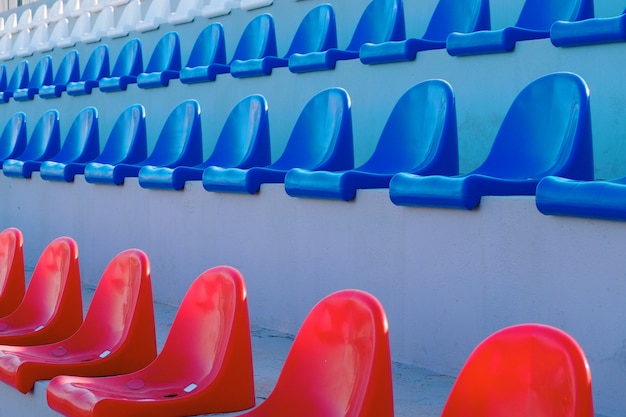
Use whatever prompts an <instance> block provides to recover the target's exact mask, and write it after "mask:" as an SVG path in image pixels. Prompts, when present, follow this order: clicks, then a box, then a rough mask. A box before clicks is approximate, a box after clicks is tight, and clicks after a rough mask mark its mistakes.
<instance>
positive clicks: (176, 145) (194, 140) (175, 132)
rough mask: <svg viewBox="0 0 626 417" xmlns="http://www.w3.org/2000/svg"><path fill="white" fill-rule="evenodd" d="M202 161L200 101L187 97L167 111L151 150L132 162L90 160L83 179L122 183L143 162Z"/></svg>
mask: <svg viewBox="0 0 626 417" xmlns="http://www.w3.org/2000/svg"><path fill="white" fill-rule="evenodd" d="M201 162H202V126H201V123H200V105H199V104H198V102H197V101H196V100H186V101H183V102H182V103H180V104H179V105H178V106H176V107H175V108H174V109H173V110H172V112H171V113H170V114H169V116H168V118H167V120H166V121H165V124H164V125H163V128H162V129H161V133H160V134H159V137H158V139H157V141H156V144H155V145H154V149H153V150H152V153H151V154H150V155H149V156H148V157H147V158H146V159H144V160H142V161H140V162H135V163H91V164H88V165H87V167H86V169H85V180H86V181H87V182H91V183H99V184H109V185H122V184H123V183H124V179H125V178H126V177H136V176H138V174H139V171H140V170H141V168H142V167H144V166H145V165H153V166H159V167H170V168H173V167H177V166H189V167H192V166H195V165H198V164H200V163H201Z"/></svg>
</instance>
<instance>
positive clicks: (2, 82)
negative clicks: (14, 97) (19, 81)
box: [0, 64, 7, 91]
mask: <svg viewBox="0 0 626 417" xmlns="http://www.w3.org/2000/svg"><path fill="white" fill-rule="evenodd" d="M6 89H7V67H6V65H4V64H0V91H4V90H6Z"/></svg>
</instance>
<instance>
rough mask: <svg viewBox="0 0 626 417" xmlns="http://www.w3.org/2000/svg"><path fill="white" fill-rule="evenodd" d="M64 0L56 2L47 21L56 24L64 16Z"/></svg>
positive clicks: (49, 11) (51, 7) (49, 10)
mask: <svg viewBox="0 0 626 417" xmlns="http://www.w3.org/2000/svg"><path fill="white" fill-rule="evenodd" d="M63 7H64V5H63V0H56V1H55V2H54V3H52V6H50V8H49V9H48V15H47V20H48V21H49V22H54V21H57V20H59V19H60V18H61V17H62V16H63Z"/></svg>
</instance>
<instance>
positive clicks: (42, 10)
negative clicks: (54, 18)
mask: <svg viewBox="0 0 626 417" xmlns="http://www.w3.org/2000/svg"><path fill="white" fill-rule="evenodd" d="M47 20H48V5H47V4H42V5H40V6H39V7H37V9H35V14H33V20H32V21H31V24H32V25H35V26H36V25H40V24H42V23H45V22H46V21H47Z"/></svg>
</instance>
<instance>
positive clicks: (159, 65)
mask: <svg viewBox="0 0 626 417" xmlns="http://www.w3.org/2000/svg"><path fill="white" fill-rule="evenodd" d="M180 67H181V58H180V37H179V36H178V32H174V31H172V32H168V33H166V34H165V35H163V36H162V37H161V39H159V41H158V42H157V44H156V46H155V47H154V50H153V51H152V55H151V56H150V61H148V65H147V66H146V69H145V71H144V72H142V73H141V74H139V75H138V76H137V86H138V87H139V88H155V87H165V86H167V85H169V83H170V80H173V79H176V78H178V77H179V74H180Z"/></svg>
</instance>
